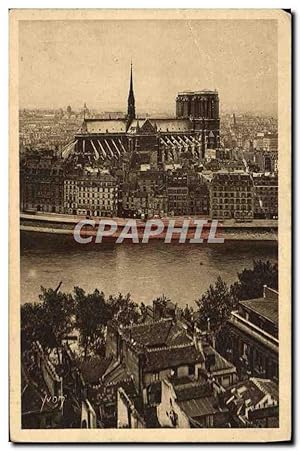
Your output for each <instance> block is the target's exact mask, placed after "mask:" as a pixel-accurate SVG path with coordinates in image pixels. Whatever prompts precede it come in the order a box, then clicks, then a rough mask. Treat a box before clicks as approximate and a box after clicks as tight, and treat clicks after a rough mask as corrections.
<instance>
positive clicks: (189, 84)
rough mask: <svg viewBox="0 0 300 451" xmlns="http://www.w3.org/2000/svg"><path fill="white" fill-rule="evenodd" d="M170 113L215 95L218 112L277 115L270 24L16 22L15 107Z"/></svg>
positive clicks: (273, 40) (274, 43)
mask: <svg viewBox="0 0 300 451" xmlns="http://www.w3.org/2000/svg"><path fill="white" fill-rule="evenodd" d="M131 60H132V63H133V73H134V92H135V101H136V111H137V113H138V112H139V111H140V112H143V113H144V112H149V113H150V114H153V113H159V112H163V113H170V114H175V99H176V94H177V92H179V91H183V90H201V89H205V88H206V89H217V90H218V91H219V97H220V107H221V111H228V112H233V111H235V112H246V111H249V112H262V113H266V114H276V112H277V22H276V20H247V19H244V20H143V21H141V20H125V21H124V20H122V21H117V20H114V21H110V20H105V21H102V20H97V21H90V20H89V21H88V20H84V21H83V20H82V21H79V20H72V21H71V20H70V21H62V20H60V21H21V22H20V28H19V94H20V108H60V107H62V108H66V107H67V105H71V106H72V108H74V109H77V108H79V107H82V106H83V104H84V102H86V103H87V106H88V107H89V108H91V109H96V110H97V111H125V110H126V108H127V97H128V86H129V72H130V61H131Z"/></svg>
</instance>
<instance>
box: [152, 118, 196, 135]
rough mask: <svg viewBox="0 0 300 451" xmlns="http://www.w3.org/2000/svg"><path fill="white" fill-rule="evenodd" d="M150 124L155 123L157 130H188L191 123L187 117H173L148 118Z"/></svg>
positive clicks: (190, 128)
mask: <svg viewBox="0 0 300 451" xmlns="http://www.w3.org/2000/svg"><path fill="white" fill-rule="evenodd" d="M149 121H150V122H151V124H153V125H154V124H156V127H157V131H159V132H162V133H166V132H189V131H191V130H192V123H191V121H190V120H189V119H173V118H158V119H155V118H149Z"/></svg>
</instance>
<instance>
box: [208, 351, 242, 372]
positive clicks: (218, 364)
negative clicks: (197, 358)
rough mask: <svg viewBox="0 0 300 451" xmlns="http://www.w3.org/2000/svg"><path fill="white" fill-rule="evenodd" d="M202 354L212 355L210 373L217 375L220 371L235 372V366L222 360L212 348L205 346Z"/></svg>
mask: <svg viewBox="0 0 300 451" xmlns="http://www.w3.org/2000/svg"><path fill="white" fill-rule="evenodd" d="M204 354H205V355H209V354H214V356H215V363H214V365H211V366H210V373H217V372H219V371H222V370H230V369H232V370H235V366H234V365H233V364H232V363H230V362H228V360H226V359H224V357H222V356H221V355H220V354H219V353H218V352H217V351H216V350H215V349H214V348H213V347H212V346H207V347H205V348H204Z"/></svg>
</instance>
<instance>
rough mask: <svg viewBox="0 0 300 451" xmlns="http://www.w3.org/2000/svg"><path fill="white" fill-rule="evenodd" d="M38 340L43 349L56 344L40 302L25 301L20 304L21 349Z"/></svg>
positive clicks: (23, 349)
mask: <svg viewBox="0 0 300 451" xmlns="http://www.w3.org/2000/svg"><path fill="white" fill-rule="evenodd" d="M35 341H39V342H40V343H41V345H42V346H43V348H44V349H45V351H47V350H48V349H52V348H54V347H55V346H56V340H55V337H54V335H53V331H52V329H51V326H50V324H49V322H48V321H47V317H46V314H45V309H44V307H43V305H42V304H38V303H34V304H32V303H30V302H27V303H26V304H23V305H22V306H21V349H22V352H24V351H26V350H29V349H30V348H31V346H32V343H33V342H35Z"/></svg>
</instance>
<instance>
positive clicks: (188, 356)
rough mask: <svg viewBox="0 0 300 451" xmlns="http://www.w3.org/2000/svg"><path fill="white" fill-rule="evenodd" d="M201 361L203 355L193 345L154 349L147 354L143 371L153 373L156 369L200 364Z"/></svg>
mask: <svg viewBox="0 0 300 451" xmlns="http://www.w3.org/2000/svg"><path fill="white" fill-rule="evenodd" d="M203 360H204V357H203V354H202V353H201V352H199V351H197V349H196V348H195V346H194V344H189V345H185V346H184V345H183V346H174V347H172V348H171V347H168V348H164V349H154V350H152V351H148V352H147V354H146V362H145V367H144V369H145V371H146V372H153V371H156V370H158V369H159V370H163V369H167V368H173V367H174V368H176V367H178V366H181V365H191V364H195V363H202V362H203Z"/></svg>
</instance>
